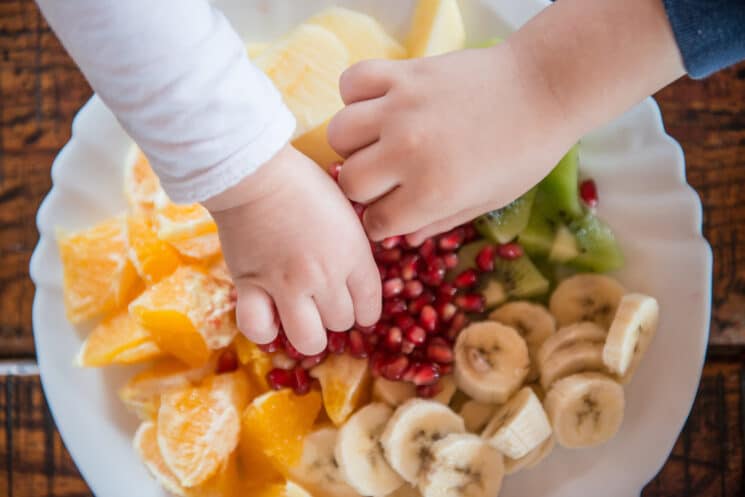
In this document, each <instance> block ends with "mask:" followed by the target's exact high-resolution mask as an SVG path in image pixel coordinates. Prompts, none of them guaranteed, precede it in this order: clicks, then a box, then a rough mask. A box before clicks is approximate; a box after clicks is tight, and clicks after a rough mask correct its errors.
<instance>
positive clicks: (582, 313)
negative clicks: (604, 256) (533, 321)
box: [549, 274, 626, 330]
mask: <svg viewBox="0 0 745 497" xmlns="http://www.w3.org/2000/svg"><path fill="white" fill-rule="evenodd" d="M624 293H626V291H625V290H624V288H623V286H621V284H620V283H618V282H617V281H616V280H614V279H613V278H611V277H609V276H604V275H601V274H577V275H574V276H571V277H569V278H567V279H565V280H564V281H562V282H561V283H560V284H559V286H558V287H556V290H555V291H554V293H553V295H551V300H550V302H549V309H550V310H551V313H552V314H553V315H554V316H556V321H557V322H558V323H559V326H566V325H568V324H572V323H577V322H579V321H592V322H594V323H597V324H598V325H599V326H600V327H601V328H603V329H604V330H607V329H608V328H609V327H610V324H611V322H612V321H613V316H614V315H615V314H616V307H618V303H619V302H620V301H621V297H623V295H624Z"/></svg>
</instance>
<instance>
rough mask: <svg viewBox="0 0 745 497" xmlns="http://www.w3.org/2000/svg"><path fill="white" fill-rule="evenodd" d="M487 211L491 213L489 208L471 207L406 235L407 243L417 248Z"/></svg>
mask: <svg viewBox="0 0 745 497" xmlns="http://www.w3.org/2000/svg"><path fill="white" fill-rule="evenodd" d="M487 211H489V208H488V207H486V206H481V207H471V208H468V209H465V210H463V211H461V212H459V213H457V214H454V215H452V216H449V217H446V218H445V219H442V220H440V221H436V222H434V223H432V224H429V225H427V226H425V227H423V228H422V229H420V230H417V231H415V232H414V233H411V234H409V235H406V241H407V242H408V243H409V244H411V245H413V246H415V247H416V246H418V245H419V244H421V243H422V242H424V240H426V239H427V238H430V237H432V236H435V235H439V234H440V233H444V232H446V231H448V230H451V229H453V228H455V227H456V226H459V225H461V224H463V223H466V222H468V221H470V220H472V219H474V218H475V217H477V216H480V215H481V214H483V213H484V212H487Z"/></svg>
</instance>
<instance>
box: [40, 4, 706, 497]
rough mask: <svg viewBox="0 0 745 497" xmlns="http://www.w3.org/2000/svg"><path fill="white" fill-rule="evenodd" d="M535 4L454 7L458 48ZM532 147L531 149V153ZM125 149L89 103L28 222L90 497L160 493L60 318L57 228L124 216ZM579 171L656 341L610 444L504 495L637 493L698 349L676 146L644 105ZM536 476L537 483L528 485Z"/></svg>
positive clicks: (697, 219) (292, 19) (675, 426)
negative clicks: (649, 305)
mask: <svg viewBox="0 0 745 497" xmlns="http://www.w3.org/2000/svg"><path fill="white" fill-rule="evenodd" d="M218 3H219V4H220V5H221V6H222V7H224V9H225V11H226V13H227V14H228V17H229V18H230V19H231V20H232V21H233V23H234V25H235V26H236V28H237V29H238V30H239V31H240V32H241V34H242V35H243V36H244V37H245V38H246V39H249V36H248V33H253V36H251V37H250V39H251V40H261V39H271V38H272V37H275V36H278V35H279V34H281V33H282V32H284V31H286V30H287V29H288V28H290V27H292V26H293V25H295V24H296V23H297V22H299V21H301V20H302V19H303V18H305V17H306V16H307V15H309V14H312V13H314V12H316V11H318V10H319V9H320V8H322V7H323V6H326V5H328V4H332V3H339V4H342V5H347V6H350V7H352V8H358V9H360V10H364V11H367V12H370V13H373V14H375V15H376V16H377V17H378V18H379V19H381V20H382V21H383V22H384V23H385V24H386V25H387V26H388V27H389V29H390V30H391V31H392V32H393V33H394V34H397V35H398V36H401V35H402V34H403V32H404V30H405V26H406V23H407V22H408V21H407V20H408V18H409V15H410V11H411V7H412V5H413V1H405V2H403V1H400V0H385V1H372V0H367V1H363V0H358V1H354V0H350V1H342V2H328V1H323V0H315V1H304V2H294V1H293V2H289V1H288V2H269V1H266V0H264V1H261V0H256V1H249V0H226V1H224V2H218ZM544 6H545V5H544V3H543V2H542V1H540V0H512V1H507V0H492V1H484V2H478V1H477V0H470V1H466V0H463V1H462V7H463V10H464V17H465V20H466V24H467V26H468V28H469V29H468V32H469V37H470V38H471V39H474V40H479V39H486V38H489V37H492V36H495V35H497V36H499V35H502V36H504V35H506V34H508V33H509V32H510V31H512V30H514V29H515V28H516V27H517V26H519V25H521V24H522V23H524V22H525V21H526V20H527V19H529V18H530V17H531V16H532V15H534V14H535V13H536V12H538V11H539V10H540V9H541V8H543V7H544ZM536 146H540V144H536ZM132 150H133V148H132V142H131V140H130V139H129V138H128V137H127V136H126V134H125V133H124V132H123V131H122V130H121V128H120V127H119V125H118V124H117V122H116V120H115V119H114V117H113V116H112V115H111V113H110V112H109V111H108V110H107V109H106V108H105V107H104V105H103V104H102V103H101V102H100V101H99V100H98V98H96V97H94V98H92V99H91V101H90V102H88V103H87V104H86V105H85V107H83V109H82V110H81V111H80V113H79V114H78V115H77V117H76V118H75V121H74V122H73V136H72V138H71V139H70V142H69V143H68V144H67V145H66V146H65V147H64V149H63V150H62V151H61V152H60V154H59V155H58V157H57V159H56V160H55V162H54V165H53V167H52V179H53V183H54V187H53V188H52V190H51V192H50V193H49V195H48V196H47V198H46V199H45V201H44V203H43V204H42V206H41V208H40V209H39V214H38V226H39V231H40V233H41V238H40V240H39V244H38V246H37V248H36V251H35V252H34V256H33V260H32V262H31V276H32V278H33V280H34V282H35V283H36V288H37V291H36V296H35V299H34V309H33V321H34V333H35V339H36V351H37V356H38V360H39V366H40V368H41V375H42V382H43V385H44V391H45V392H46V395H47V400H48V402H49V405H50V407H51V409H52V412H53V414H54V419H55V421H56V422H57V426H58V427H59V430H60V433H61V434H62V437H63V439H64V441H65V444H66V445H67V448H68V449H69V451H70V453H71V454H72V457H73V459H74V460H75V462H76V463H77V465H78V468H79V469H80V472H81V473H82V475H83V477H84V478H85V479H86V481H87V482H88V484H89V485H90V487H91V489H92V490H93V492H94V493H95V494H96V495H98V496H100V497H131V496H133V495H136V496H138V497H148V496H157V495H165V492H163V491H162V490H160V489H159V488H158V486H157V485H156V484H155V483H154V482H153V480H151V478H150V477H149V476H148V474H147V472H146V471H145V469H144V467H143V466H142V464H141V463H140V461H139V460H138V458H137V457H136V456H135V453H134V451H133V449H132V447H131V438H132V434H133V431H134V429H135V426H136V424H137V421H136V419H135V417H134V416H133V415H130V414H129V413H127V412H125V409H124V407H123V406H122V405H121V404H120V402H119V401H118V399H117V397H116V390H117V387H118V386H119V385H121V384H122V381H123V380H124V378H126V377H127V375H128V372H127V371H126V370H124V369H106V370H83V369H77V368H75V367H74V366H73V365H72V360H73V357H74V356H75V354H76V352H77V350H78V347H79V346H80V343H81V340H82V338H81V337H82V335H83V333H82V332H81V331H78V330H76V329H75V328H73V327H72V326H71V325H70V324H69V323H68V322H67V320H66V319H65V313H64V309H63V303H62V293H61V267H60V260H59V254H58V252H57V248H56V244H55V228H56V227H62V228H67V229H75V228H83V227H86V226H89V225H91V224H92V223H95V222H96V221H100V220H102V219H104V218H106V217H107V216H110V215H112V214H114V213H117V212H120V211H121V210H122V209H124V208H125V201H124V198H123V195H122V188H121V186H122V185H121V183H122V181H121V180H122V168H123V166H124V164H125V163H126V162H127V161H128V160H131V157H132ZM581 162H582V169H583V172H584V173H585V174H586V175H589V176H592V177H594V178H595V179H596V180H597V183H598V186H599V192H600V209H599V213H600V216H601V217H602V218H604V219H605V220H606V221H608V222H609V223H610V225H611V226H612V227H613V229H614V230H615V232H616V234H617V236H618V238H619V239H620V241H621V245H622V247H623V251H624V253H625V254H626V258H627V261H628V263H627V267H626V268H625V269H624V270H622V271H621V272H619V274H618V277H619V278H620V279H621V281H622V282H623V283H624V284H625V285H627V287H628V288H630V289H634V290H638V291H642V292H647V293H649V294H651V295H654V296H656V297H657V298H658V299H659V300H660V304H661V308H662V318H661V322H660V330H659V333H658V336H657V338H656V340H655V341H654V343H653V345H652V348H651V349H650V351H649V354H648V355H647V357H646V360H645V361H644V362H643V364H642V366H641V368H640V369H639V372H638V373H637V376H636V378H635V379H634V381H633V382H632V384H631V385H630V386H629V387H628V388H627V404H628V407H627V410H626V418H625V421H624V424H623V428H622V430H621V432H620V433H619V435H618V436H617V437H616V438H615V439H614V440H613V441H611V442H610V443H608V444H607V445H605V446H603V447H600V448H597V449H592V450H579V451H568V450H556V451H555V452H554V453H553V454H552V455H551V457H550V458H549V459H548V460H547V461H545V462H544V463H543V464H541V465H540V469H537V470H532V471H526V472H523V473H520V474H518V475H516V476H514V477H510V478H508V479H507V480H506V483H505V487H504V491H503V492H502V494H501V495H502V496H504V497H524V496H526V495H530V496H532V497H540V496H553V497H559V496H566V497H570V496H571V497H575V496H578V495H604V496H608V497H614V496H619V497H621V496H623V497H627V496H633V495H638V494H639V492H640V490H641V488H642V487H643V486H644V484H645V483H646V482H647V481H649V480H650V479H651V478H652V477H653V476H654V475H655V473H656V472H657V471H658V470H659V468H660V467H661V465H662V464H663V462H664V461H665V460H666V458H667V456H668V453H669V451H670V449H671V448H672V446H673V443H674V442H675V439H676V437H677V435H678V433H679V431H680V429H681V427H682V426H683V423H684V421H685V418H686V416H687V415H688V412H689V410H690V407H691V404H692V402H693V399H694V396H695V393H696V388H697V385H698V382H699V377H700V374H701V368H702V364H703V359H704V353H705V351H706V344H707V338H708V326H709V312H710V296H711V250H710V248H709V246H708V244H707V243H706V241H705V240H704V239H703V237H702V236H701V205H700V203H699V200H698V198H697V196H696V195H695V193H694V192H693V191H692V190H691V188H690V187H689V186H688V185H687V184H686V181H685V165H684V161H683V154H682V151H681V148H680V146H679V145H678V144H677V143H676V142H675V141H674V140H673V139H672V138H670V137H669V136H668V135H667V134H665V131H664V129H663V125H662V120H661V117H660V112H659V110H658V108H657V106H656V104H655V103H654V101H653V100H651V99H648V100H645V101H644V102H643V103H641V104H640V105H638V106H636V107H635V108H633V109H632V110H630V111H629V112H627V113H626V114H625V115H623V116H622V117H620V118H619V119H617V120H616V121H614V122H613V123H611V124H609V125H607V126H605V127H603V128H602V129H600V130H598V131H596V132H594V133H592V134H591V135H589V136H587V137H586V138H585V139H584V140H583V142H582V147H581ZM536 476H540V477H538V478H536Z"/></svg>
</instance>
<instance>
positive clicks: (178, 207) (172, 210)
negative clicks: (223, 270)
mask: <svg viewBox="0 0 745 497" xmlns="http://www.w3.org/2000/svg"><path fill="white" fill-rule="evenodd" d="M155 225H156V229H157V232H158V237H159V238H160V239H161V240H165V241H167V242H171V243H173V242H178V241H182V240H189V239H192V238H195V237H198V236H202V235H207V234H210V233H217V225H216V224H215V221H214V219H212V216H210V213H209V212H207V209H205V208H204V207H202V206H201V205H200V204H174V203H170V202H169V203H168V204H166V205H164V206H163V207H161V208H160V209H158V210H157V211H156V212H155Z"/></svg>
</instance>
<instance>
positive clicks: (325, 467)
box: [289, 428, 359, 497]
mask: <svg viewBox="0 0 745 497" xmlns="http://www.w3.org/2000/svg"><path fill="white" fill-rule="evenodd" d="M337 438H338V432H337V430H336V429H334V428H323V429H320V430H318V431H315V432H313V433H311V434H310V435H308V436H307V437H305V441H304V445H303V455H302V457H301V458H300V462H299V463H298V465H297V466H295V467H294V468H292V469H291V470H290V475H289V476H290V478H292V480H293V481H295V482H297V483H298V484H299V485H302V487H303V488H305V489H307V490H308V491H309V492H311V493H312V494H313V495H324V496H328V497H359V494H358V493H357V492H355V491H354V489H353V488H352V487H350V486H349V485H347V482H346V480H345V479H344V477H343V476H342V474H341V471H340V470H339V463H338V462H337V460H336V455H335V454H334V451H335V449H336V441H337Z"/></svg>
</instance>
